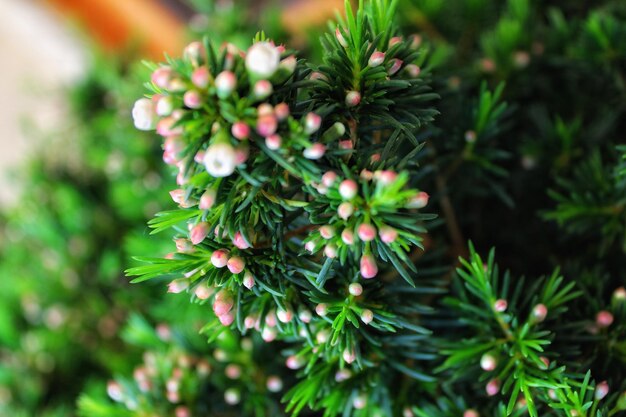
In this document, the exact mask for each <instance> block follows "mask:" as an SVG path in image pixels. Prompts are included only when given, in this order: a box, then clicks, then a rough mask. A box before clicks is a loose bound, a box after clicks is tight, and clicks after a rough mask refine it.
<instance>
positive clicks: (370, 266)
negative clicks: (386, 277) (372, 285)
mask: <svg viewBox="0 0 626 417" xmlns="http://www.w3.org/2000/svg"><path fill="white" fill-rule="evenodd" d="M360 266H361V268H360V269H361V276H362V277H363V278H365V279H370V278H374V277H375V276H376V275H377V274H378V265H376V260H375V259H374V257H373V256H372V255H370V254H367V255H363V256H362V257H361V262H360Z"/></svg>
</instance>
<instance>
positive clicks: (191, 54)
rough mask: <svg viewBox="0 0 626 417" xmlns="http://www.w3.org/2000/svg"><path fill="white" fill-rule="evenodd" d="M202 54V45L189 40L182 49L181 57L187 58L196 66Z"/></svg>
mask: <svg viewBox="0 0 626 417" xmlns="http://www.w3.org/2000/svg"><path fill="white" fill-rule="evenodd" d="M203 54H204V46H202V43H201V42H198V41H195V42H191V43H190V44H189V45H187V46H186V47H185V49H184V50H183V57H184V58H185V59H187V60H189V61H190V62H191V63H192V64H193V65H194V66H197V65H198V64H199V62H200V59H201V58H202V55H203Z"/></svg>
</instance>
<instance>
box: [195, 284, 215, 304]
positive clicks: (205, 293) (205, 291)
mask: <svg viewBox="0 0 626 417" xmlns="http://www.w3.org/2000/svg"><path fill="white" fill-rule="evenodd" d="M212 292H213V291H211V289H210V288H209V287H207V286H206V285H204V284H200V285H198V286H197V287H196V289H195V290H194V294H195V295H196V297H198V299H200V300H206V299H208V298H209V297H210V296H211V294H212Z"/></svg>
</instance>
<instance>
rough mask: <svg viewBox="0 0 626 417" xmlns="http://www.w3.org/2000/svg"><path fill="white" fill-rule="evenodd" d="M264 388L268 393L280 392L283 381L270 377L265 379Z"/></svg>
mask: <svg viewBox="0 0 626 417" xmlns="http://www.w3.org/2000/svg"><path fill="white" fill-rule="evenodd" d="M266 386H267V390H268V391H269V392H280V390H282V389H283V380H282V379H280V377H277V376H275V375H271V376H269V377H267V382H266Z"/></svg>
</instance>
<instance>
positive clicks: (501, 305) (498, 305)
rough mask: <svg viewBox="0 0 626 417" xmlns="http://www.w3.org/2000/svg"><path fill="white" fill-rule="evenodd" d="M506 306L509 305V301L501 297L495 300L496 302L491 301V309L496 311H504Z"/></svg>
mask: <svg viewBox="0 0 626 417" xmlns="http://www.w3.org/2000/svg"><path fill="white" fill-rule="evenodd" d="M508 306H509V303H508V302H507V301H506V300H504V299H502V298H500V299H498V300H496V302H495V303H493V309H494V310H495V311H497V312H498V313H502V312H504V311H506V308H507V307H508Z"/></svg>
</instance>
